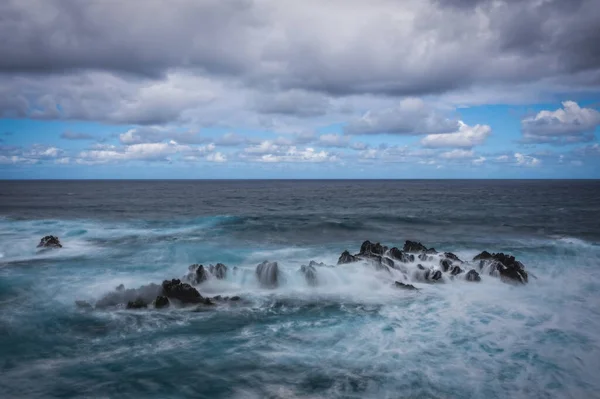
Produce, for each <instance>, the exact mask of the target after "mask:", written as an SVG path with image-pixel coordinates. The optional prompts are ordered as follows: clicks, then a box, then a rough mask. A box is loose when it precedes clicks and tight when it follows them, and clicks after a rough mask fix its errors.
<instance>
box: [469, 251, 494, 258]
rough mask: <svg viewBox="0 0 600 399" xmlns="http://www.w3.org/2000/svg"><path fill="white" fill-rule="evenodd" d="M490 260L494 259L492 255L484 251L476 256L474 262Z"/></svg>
mask: <svg viewBox="0 0 600 399" xmlns="http://www.w3.org/2000/svg"><path fill="white" fill-rule="evenodd" d="M489 259H492V254H491V253H489V252H488V251H483V252H482V253H480V254H479V255H475V257H474V258H473V260H489Z"/></svg>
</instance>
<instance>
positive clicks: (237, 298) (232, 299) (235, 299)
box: [229, 295, 240, 301]
mask: <svg viewBox="0 0 600 399" xmlns="http://www.w3.org/2000/svg"><path fill="white" fill-rule="evenodd" d="M229 300H230V301H239V300H240V297H239V296H237V295H236V296H232V297H231V298H229Z"/></svg>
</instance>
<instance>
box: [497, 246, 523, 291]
mask: <svg viewBox="0 0 600 399" xmlns="http://www.w3.org/2000/svg"><path fill="white" fill-rule="evenodd" d="M493 258H494V259H495V260H497V261H498V262H500V263H501V265H502V267H498V272H499V273H500V278H501V279H502V281H504V282H517V283H521V284H526V283H527V280H528V279H527V277H528V276H527V272H526V271H525V266H524V265H523V264H522V263H521V262H519V261H518V260H516V259H515V257H514V256H511V255H505V254H503V253H498V254H494V255H493Z"/></svg>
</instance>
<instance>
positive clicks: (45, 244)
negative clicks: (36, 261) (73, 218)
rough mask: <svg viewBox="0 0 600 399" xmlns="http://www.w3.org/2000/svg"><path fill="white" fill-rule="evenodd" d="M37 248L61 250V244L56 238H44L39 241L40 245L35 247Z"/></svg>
mask: <svg viewBox="0 0 600 399" xmlns="http://www.w3.org/2000/svg"><path fill="white" fill-rule="evenodd" d="M37 247H38V248H62V244H61V243H60V240H59V239H58V237H55V236H45V237H43V238H42V239H41V240H40V243H39V244H38V245H37Z"/></svg>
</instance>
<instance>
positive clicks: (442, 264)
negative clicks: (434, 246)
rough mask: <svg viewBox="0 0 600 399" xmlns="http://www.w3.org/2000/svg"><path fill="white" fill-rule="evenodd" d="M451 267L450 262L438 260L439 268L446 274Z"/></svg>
mask: <svg viewBox="0 0 600 399" xmlns="http://www.w3.org/2000/svg"><path fill="white" fill-rule="evenodd" d="M451 266H452V262H450V261H449V260H448V259H441V260H440V267H441V268H442V270H443V271H445V272H447V271H448V270H450V267H451Z"/></svg>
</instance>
